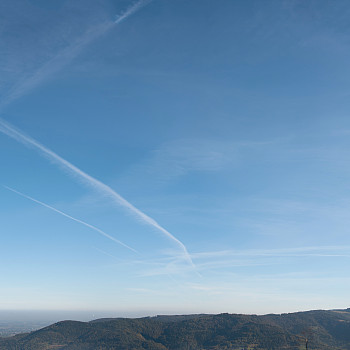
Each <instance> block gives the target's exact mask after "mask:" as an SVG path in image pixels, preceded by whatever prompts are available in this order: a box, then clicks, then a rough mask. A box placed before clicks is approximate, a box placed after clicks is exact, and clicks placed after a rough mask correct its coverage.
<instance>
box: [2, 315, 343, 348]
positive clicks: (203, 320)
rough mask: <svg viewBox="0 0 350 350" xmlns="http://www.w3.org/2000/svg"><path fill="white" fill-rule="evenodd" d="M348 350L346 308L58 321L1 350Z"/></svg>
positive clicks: (5, 341) (4, 340) (9, 342)
mask: <svg viewBox="0 0 350 350" xmlns="http://www.w3.org/2000/svg"><path fill="white" fill-rule="evenodd" d="M306 344H307V345H308V349H318V350H326V349H327V350H350V309H336V310H311V311H302V312H295V313H283V314H267V315H254V314H252V315H244V314H228V313H223V314H217V315H211V314H193V315H157V316H153V317H142V318H102V319H96V320H92V321H89V322H80V321H72V320H66V321H60V322H57V323H54V324H52V325H50V326H48V327H44V328H42V329H39V330H37V331H34V332H31V333H25V334H18V335H16V336H13V337H8V338H2V339H1V338H0V349H1V350H5V349H6V350H19V349H20V350H46V349H61V350H96V349H99V350H107V349H108V350H114V349H123V350H141V349H148V350H221V349H222V350H238V349H239V350H242V349H247V350H248V349H249V350H282V349H284V350H297V349H305V348H306Z"/></svg>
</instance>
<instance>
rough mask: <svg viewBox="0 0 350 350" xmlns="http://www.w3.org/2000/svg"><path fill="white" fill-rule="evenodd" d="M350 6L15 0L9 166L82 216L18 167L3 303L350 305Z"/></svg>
mask: <svg viewBox="0 0 350 350" xmlns="http://www.w3.org/2000/svg"><path fill="white" fill-rule="evenodd" d="M133 6H134V7H133ZM123 15H125V18H124V17H123V20H120V19H121V17H120V16H123ZM349 16H350V3H349V2H348V1H341V0H339V1H336V2H334V1H324V0H317V1H313V0H311V1H298V0H290V1H261V0H256V1H254V0H248V1H246V0H244V1H243V0H238V1H232V0H217V1H213V0H153V1H149V2H142V1H141V2H132V1H127V0H120V1H119V0H98V1H96V0H94V1H92V0H91V1H90V0H81V1H80V0H74V1H68V0H67V1H64V0H51V1H45V0H3V1H1V4H0V18H1V23H2V25H1V27H0V42H1V55H0V72H1V74H0V77H1V79H0V94H1V99H0V113H1V116H0V117H1V119H2V121H1V122H0V160H1V172H0V184H1V185H5V186H9V187H11V188H13V189H14V190H16V191H19V192H21V193H24V194H25V195H27V196H30V197H31V198H33V199H35V200H37V201H40V202H42V203H44V204H46V205H48V206H50V207H52V208H55V209H56V210H58V211H60V212H62V213H64V214H66V215H68V216H70V217H71V218H68V217H67V216H64V215H62V214H60V213H58V212H57V211H54V210H52V209H50V208H48V207H45V206H43V205H40V203H38V202H34V201H33V200H30V199H28V198H25V197H23V196H21V195H19V194H18V193H15V192H13V191H10V190H8V189H7V188H5V187H2V186H1V188H0V209H1V210H0V225H1V226H0V232H1V244H0V276H1V284H0V309H16V310H23V309H26V310H80V311H89V310H98V311H101V312H104V311H107V310H108V311H109V312H112V313H114V314H115V315H116V316H118V315H148V314H156V313H193V312H210V313H219V312H232V313H267V312H288V311H297V310H306V309H315V308H345V307H349V304H350V299H349V293H348V291H349V288H350V276H349V258H350V235H349V233H350V232H349V231H350V215H349V213H350V200H349V192H350V182H349V175H350V163H349V159H350V158H349V156H350V154H349V153H350V119H349V107H350V99H349V96H350V79H349V78H350V70H349V62H350V46H349V45H350V39H349V38H350V27H349ZM5 122H6V123H9V124H10V126H9V127H10V128H16V129H17V130H18V132H19V133H20V135H23V134H25V135H27V136H29V137H31V138H32V139H33V140H35V141H36V142H39V143H40V144H41V145H43V147H45V149H46V150H47V149H50V150H52V151H53V152H55V153H56V154H58V155H59V156H60V157H62V158H63V159H64V160H66V161H68V162H70V163H71V164H73V165H74V166H76V167H77V168H79V169H80V170H81V171H83V172H85V173H86V174H88V175H90V176H91V177H93V178H95V179H97V180H98V181H100V182H99V184H100V185H98V186H100V187H98V186H96V183H95V184H92V183H91V181H90V180H89V179H88V180H87V181H86V179H85V180H82V178H81V176H80V177H79V176H76V174H75V175H74V174H73V176H72V171H69V170H67V168H65V169H64V168H62V166H61V165H62V164H60V163H59V162H57V159H56V161H53V159H52V157H51V158H48V157H46V156H43V153H42V152H39V151H38V149H36V148H35V147H32V146H30V145H28V144H24V143H23V142H19V141H21V137H22V136H19V137H18V136H17V137H16V138H13V137H9V136H11V135H9V134H11V133H10V132H9V131H8V130H9V129H6V126H5V124H4V123H5ZM22 141H23V139H22ZM29 146H30V147H29ZM73 172H74V171H73ZM93 181H94V180H93ZM104 185H106V186H108V190H106V191H105V189H106V188H107V187H103V186H104ZM112 189H113V190H114V191H116V193H117V194H119V195H120V196H122V197H123V198H124V199H125V200H126V201H128V202H124V204H123V203H120V200H119V204H118V200H115V197H114V198H112V197H111V193H109V194H108V193H107V192H108V191H110V190H112ZM128 203H131V204H132V205H133V206H134V207H136V208H138V210H140V212H138V213H136V214H135V210H136V209H135V210H134V209H133V207H131V209H130V207H129V209H128V208H126V206H127V205H129V204H128ZM144 214H145V215H147V216H144ZM72 219H75V221H74V220H72ZM76 220H79V221H80V222H77V221H76ZM152 220H155V221H156V222H157V223H158V225H159V226H158V227H157V225H156V224H154V221H152ZM82 222H84V223H85V224H83V223H82ZM87 225H90V226H87ZM152 225H153V226H152ZM92 226H93V227H94V228H96V229H97V230H96V229H94V228H92ZM98 230H100V231H98ZM162 230H163V231H162ZM165 230H166V231H165ZM101 231H102V232H103V233H105V234H106V235H109V236H111V237H113V238H115V239H117V240H119V241H122V242H123V243H124V244H126V245H128V246H130V247H132V248H133V249H135V250H136V251H137V252H134V251H132V250H130V249H127V248H126V247H125V246H122V245H120V244H118V243H117V242H115V241H113V240H112V239H110V238H108V237H107V236H106V235H103V234H101ZM167 233H169V234H167ZM182 244H183V245H184V246H182ZM186 250H187V252H188V255H186ZM190 260H192V261H193V265H194V266H193V265H192V264H191V262H190Z"/></svg>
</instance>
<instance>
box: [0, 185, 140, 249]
mask: <svg viewBox="0 0 350 350" xmlns="http://www.w3.org/2000/svg"><path fill="white" fill-rule="evenodd" d="M3 186H4V187H5V188H6V189H8V190H10V191H12V192H14V193H17V194H19V195H20V196H22V197H24V198H27V199H29V200H31V201H33V202H35V203H38V204H40V205H42V206H43V207H45V208H48V209H51V210H53V211H55V212H56V213H58V214H61V215H63V216H65V217H66V218H68V219H71V220H73V221H76V222H78V223H79V224H82V225H84V226H86V227H89V228H91V229H92V230H94V231H96V232H98V233H99V234H101V235H102V236H105V237H107V238H108V239H110V240H112V241H114V242H116V243H118V244H120V245H122V246H123V247H125V248H128V249H130V250H132V251H133V252H135V253H138V252H137V250H135V249H134V248H131V247H129V246H128V245H127V244H125V243H123V242H121V241H119V240H118V239H116V238H114V237H112V236H110V235H109V234H108V233H106V232H104V231H102V230H100V229H99V228H98V227H96V226H93V225H90V224H88V223H87V222H85V221H82V220H79V219H76V218H74V217H73V216H70V215H68V214H66V213H64V212H62V211H60V210H58V209H56V208H54V207H51V206H50V205H48V204H46V203H43V202H40V201H38V200H37V199H35V198H33V197H30V196H28V195H26V194H24V193H22V192H19V191H17V190H15V189H13V188H11V187H8V186H5V185H3Z"/></svg>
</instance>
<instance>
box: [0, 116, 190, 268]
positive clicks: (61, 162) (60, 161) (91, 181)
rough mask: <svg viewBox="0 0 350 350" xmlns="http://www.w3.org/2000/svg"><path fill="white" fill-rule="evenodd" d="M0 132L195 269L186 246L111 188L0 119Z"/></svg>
mask: <svg viewBox="0 0 350 350" xmlns="http://www.w3.org/2000/svg"><path fill="white" fill-rule="evenodd" d="M0 132H2V133H4V134H6V135H7V136H9V137H11V138H13V139H15V140H16V141H18V142H20V143H22V144H24V145H25V146H27V147H29V148H34V149H35V150H37V151H39V153H40V154H42V155H44V156H45V157H46V158H48V159H49V160H50V161H52V162H53V163H54V164H56V165H57V166H59V167H60V168H61V169H63V170H66V171H67V172H68V173H69V174H70V175H72V176H73V177H75V178H77V179H78V180H79V181H80V182H82V183H83V184H85V185H86V186H88V187H90V188H92V189H94V190H95V191H97V192H99V193H101V194H103V195H105V196H107V197H109V198H110V199H112V200H113V201H114V202H115V203H117V204H118V205H120V206H122V207H124V208H126V209H127V210H128V211H129V212H130V213H132V214H134V216H136V217H137V218H138V219H140V220H141V221H142V222H144V223H145V224H148V225H149V226H151V227H153V228H155V229H156V230H157V231H159V232H161V233H162V234H163V235H164V236H165V237H167V238H168V239H169V240H171V241H172V242H174V243H175V244H176V245H177V246H178V247H179V248H180V249H181V250H182V252H183V256H184V258H185V260H186V261H187V262H188V263H189V264H190V265H191V266H192V267H193V268H194V269H195V265H194V264H193V261H192V259H191V256H190V254H189V253H188V251H187V248H186V246H185V245H184V244H183V243H182V242H181V241H180V240H178V239H177V238H176V237H175V236H173V235H172V234H171V233H170V232H169V231H167V230H166V229H165V228H163V227H162V226H161V225H159V224H158V222H156V221H155V220H154V219H152V218H151V217H149V216H148V215H146V214H145V213H143V212H142V211H141V210H139V209H137V208H136V207H134V206H133V205H132V204H131V203H129V202H128V201H127V200H126V199H124V198H123V197H122V196H121V195H119V194H118V193H117V192H115V191H114V190H113V189H112V188H111V187H109V186H108V185H106V184H104V183H103V182H101V181H99V180H97V179H95V178H94V177H92V176H90V175H89V174H87V173H85V172H84V171H82V170H80V169H79V168H78V167H76V166H75V165H73V164H71V163H70V162H68V161H67V160H65V159H64V158H62V157H60V156H59V155H58V154H56V153H55V152H53V151H51V150H50V149H48V148H46V147H45V146H43V145H42V144H40V143H39V142H37V141H36V140H34V139H33V138H31V137H29V136H26V135H24V134H23V133H21V132H20V131H18V130H16V129H15V128H14V127H13V126H11V125H10V124H9V123H7V122H5V121H4V120H3V119H1V118H0Z"/></svg>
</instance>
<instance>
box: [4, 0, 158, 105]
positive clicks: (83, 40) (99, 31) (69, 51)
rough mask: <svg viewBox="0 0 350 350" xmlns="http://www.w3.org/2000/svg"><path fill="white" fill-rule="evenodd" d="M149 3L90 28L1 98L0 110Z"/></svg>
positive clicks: (148, 0)
mask: <svg viewBox="0 0 350 350" xmlns="http://www.w3.org/2000/svg"><path fill="white" fill-rule="evenodd" d="M151 1H152V0H140V1H138V2H137V3H135V4H134V5H132V6H130V7H129V8H128V9H127V10H126V11H125V12H124V13H123V14H122V15H120V16H119V17H118V18H117V19H116V20H115V21H106V22H103V23H100V24H99V25H96V26H94V27H93V28H90V29H89V30H88V31H87V32H86V33H85V34H84V35H83V36H82V37H80V38H79V39H78V40H76V41H74V42H73V43H72V44H71V45H69V46H68V47H66V48H65V49H63V50H62V51H61V52H59V53H58V54H57V55H56V56H54V57H53V58H52V59H50V60H49V61H48V62H46V63H45V64H44V65H43V66H41V67H40V68H39V69H38V70H36V71H35V72H34V73H32V74H29V76H28V77H27V78H25V79H23V80H22V81H20V82H19V83H17V84H16V85H15V86H14V87H13V88H12V89H11V90H10V91H9V92H8V94H6V95H5V96H4V97H3V98H2V100H1V102H0V110H2V109H3V108H4V107H5V106H7V105H9V104H10V103H12V102H13V101H15V100H17V99H18V98H20V97H22V96H23V95H25V94H26V93H28V92H29V91H30V90H32V89H34V88H36V87H37V86H38V85H40V84H41V83H42V82H44V81H45V80H47V79H48V78H50V76H52V75H53V74H55V73H57V72H58V71H59V70H61V69H62V68H63V67H64V66H66V65H67V64H68V63H69V62H71V61H72V60H73V59H74V58H75V57H76V56H77V55H78V54H79V53H80V52H81V51H82V50H83V49H84V48H85V47H86V46H88V45H89V44H90V43H91V42H92V41H94V40H96V39H97V38H99V37H101V36H102V35H103V34H105V33H106V32H107V31H109V30H111V29H112V28H113V27H115V26H116V25H118V24H120V23H121V22H123V21H124V20H126V19H127V18H128V17H129V16H131V15H133V14H134V13H136V12H137V11H139V10H140V9H141V8H142V7H144V6H146V5H147V4H148V3H150V2H151Z"/></svg>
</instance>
